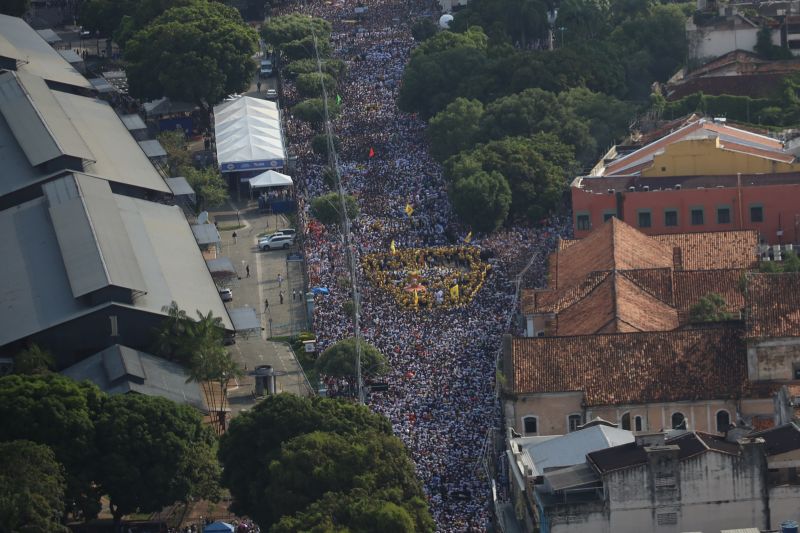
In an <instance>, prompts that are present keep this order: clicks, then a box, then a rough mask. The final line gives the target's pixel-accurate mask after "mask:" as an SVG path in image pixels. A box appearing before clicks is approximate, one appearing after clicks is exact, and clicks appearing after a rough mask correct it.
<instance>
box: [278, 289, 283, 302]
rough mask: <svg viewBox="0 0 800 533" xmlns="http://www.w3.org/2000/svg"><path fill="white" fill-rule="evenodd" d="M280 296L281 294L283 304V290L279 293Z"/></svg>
mask: <svg viewBox="0 0 800 533" xmlns="http://www.w3.org/2000/svg"><path fill="white" fill-rule="evenodd" d="M278 296H280V299H281V304H283V291H281V292H280V293H278Z"/></svg>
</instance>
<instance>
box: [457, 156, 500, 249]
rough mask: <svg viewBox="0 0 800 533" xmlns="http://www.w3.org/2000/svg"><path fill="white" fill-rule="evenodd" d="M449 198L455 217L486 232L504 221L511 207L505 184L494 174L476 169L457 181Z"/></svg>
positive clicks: (493, 172) (496, 173)
mask: <svg viewBox="0 0 800 533" xmlns="http://www.w3.org/2000/svg"><path fill="white" fill-rule="evenodd" d="M450 197H451V199H452V202H453V209H454V211H455V212H456V214H457V215H458V216H459V217H460V218H461V219H462V220H463V221H464V222H465V223H466V224H467V225H468V226H470V227H471V228H474V229H476V230H477V231H481V232H486V233H489V232H492V231H494V230H496V229H497V228H499V227H500V226H501V225H502V224H503V222H505V220H506V217H508V211H509V208H510V206H511V189H510V188H509V186H508V181H507V180H506V179H505V178H504V177H503V176H502V175H501V174H500V173H499V172H496V171H491V172H485V171H483V170H478V171H476V172H472V173H470V174H467V175H465V176H464V177H462V178H459V179H456V180H455V182H454V183H453V184H452V185H451V187H450Z"/></svg>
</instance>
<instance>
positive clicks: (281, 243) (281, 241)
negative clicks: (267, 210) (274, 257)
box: [258, 235, 294, 251]
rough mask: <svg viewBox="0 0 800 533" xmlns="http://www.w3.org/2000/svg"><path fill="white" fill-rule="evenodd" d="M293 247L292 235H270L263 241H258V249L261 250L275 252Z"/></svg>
mask: <svg viewBox="0 0 800 533" xmlns="http://www.w3.org/2000/svg"><path fill="white" fill-rule="evenodd" d="M290 246H294V235H272V236H271V237H270V238H268V239H267V240H264V241H259V243H258V247H259V248H260V249H261V250H263V251H267V250H276V249H279V248H283V249H284V250H285V249H286V248H289V247H290Z"/></svg>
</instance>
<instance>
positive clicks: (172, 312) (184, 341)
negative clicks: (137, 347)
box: [153, 300, 195, 363]
mask: <svg viewBox="0 0 800 533" xmlns="http://www.w3.org/2000/svg"><path fill="white" fill-rule="evenodd" d="M162 311H163V312H164V313H166V315H167V318H165V319H164V320H162V321H161V324H160V325H159V326H158V328H157V329H156V332H155V341H154V343H153V351H154V352H155V353H156V354H158V355H160V356H161V357H164V358H165V359H170V360H172V361H179V362H183V363H187V362H188V361H190V360H191V358H192V350H194V346H195V340H194V338H193V337H194V330H193V329H192V320H191V319H190V318H189V315H187V314H186V311H184V310H183V309H181V308H180V307H179V306H178V302H176V301H174V300H173V301H172V303H171V304H170V305H169V306H166V307H164V308H163V309H162Z"/></svg>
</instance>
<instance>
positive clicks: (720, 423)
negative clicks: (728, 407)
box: [717, 409, 731, 433]
mask: <svg viewBox="0 0 800 533" xmlns="http://www.w3.org/2000/svg"><path fill="white" fill-rule="evenodd" d="M730 427H731V415H730V413H728V411H725V410H724V409H723V410H721V411H717V433H725V432H726V431H728V429H729V428H730Z"/></svg>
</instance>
